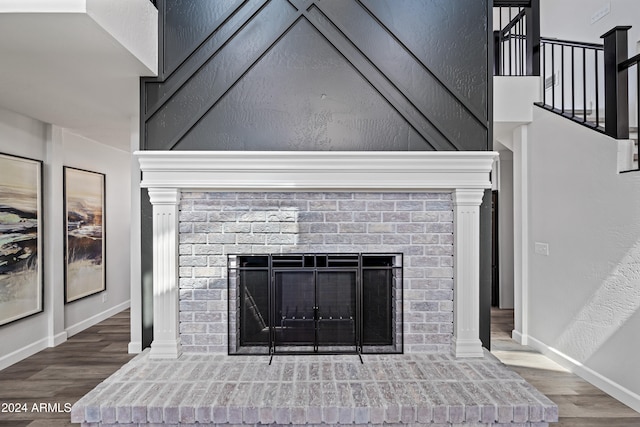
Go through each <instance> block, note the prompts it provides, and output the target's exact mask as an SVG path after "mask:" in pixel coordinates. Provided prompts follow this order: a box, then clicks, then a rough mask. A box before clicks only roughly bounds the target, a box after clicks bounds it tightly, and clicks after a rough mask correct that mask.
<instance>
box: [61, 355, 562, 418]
mask: <svg viewBox="0 0 640 427" xmlns="http://www.w3.org/2000/svg"><path fill="white" fill-rule="evenodd" d="M363 359H364V364H361V363H360V362H359V359H358V357H357V356H276V357H275V358H274V359H273V364H272V365H271V366H270V365H269V364H268V363H269V358H268V357H266V356H233V357H229V356H223V355H202V354H183V355H182V356H181V357H180V358H179V359H178V360H155V359H150V358H149V355H148V352H145V353H143V354H141V355H139V356H137V357H136V358H135V359H133V360H132V361H131V362H130V363H128V364H127V365H125V366H124V367H123V368H121V369H120V370H119V371H118V372H116V373H115V374H114V375H113V376H111V377H110V378H108V379H107V380H106V381H105V382H103V383H102V384H100V385H99V386H98V387H97V388H96V389H94V390H93V391H91V392H90V393H89V394H88V395H86V396H84V397H83V398H82V399H81V400H80V401H78V402H77V403H76V404H75V405H74V406H73V409H72V412H71V416H72V422H76V423H83V426H86V427H89V426H102V427H107V426H112V425H122V424H125V425H127V426H131V425H134V426H141V427H142V426H145V425H147V424H160V423H164V424H165V425H173V426H177V425H180V426H196V425H199V426H203V425H204V426H217V425H226V426H229V425H265V424H270V425H323V426H328V425H338V424H349V425H382V424H385V425H391V426H393V425H398V426H401V425H411V424H413V425H422V424H428V425H430V426H432V427H438V426H460V427H474V426H494V427H506V426H512V427H516V426H517V427H523V426H530V427H543V426H547V425H548V423H549V422H555V421H557V419H558V409H557V407H556V405H555V404H554V403H553V402H551V401H550V400H549V399H548V398H546V397H545V396H544V395H542V394H541V393H540V392H538V391H537V390H536V389H535V388H533V387H532V386H531V385H529V384H528V383H527V382H526V381H524V380H523V379H522V378H521V377H520V376H518V375H517V374H516V373H514V372H513V371H511V370H509V369H508V368H506V367H505V366H504V365H502V364H501V363H500V362H499V361H498V360H497V359H495V358H494V357H493V356H492V355H491V354H489V353H485V357H484V358H472V359H455V358H453V357H452V356H450V355H446V354H411V355H364V356H363Z"/></svg>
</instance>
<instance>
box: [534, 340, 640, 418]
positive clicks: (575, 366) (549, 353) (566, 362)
mask: <svg viewBox="0 0 640 427" xmlns="http://www.w3.org/2000/svg"><path fill="white" fill-rule="evenodd" d="M523 340H526V341H527V342H528V343H529V344H528V345H529V346H530V347H531V348H533V349H534V350H536V351H539V352H540V353H542V354H543V355H545V356H546V357H548V358H549V359H551V360H553V361H554V362H556V363H557V364H558V365H560V366H562V367H563V368H565V369H567V370H568V371H570V372H572V373H574V374H576V375H577V376H579V377H580V378H582V379H584V380H585V381H587V382H589V383H591V384H592V385H594V386H595V387H598V388H599V389H600V390H602V391H604V392H605V393H607V394H609V395H611V396H613V397H614V398H615V399H618V400H619V401H620V402H622V403H624V404H625V405H627V406H629V407H630V408H632V409H633V410H634V411H638V412H640V395H638V394H636V393H634V392H633V391H631V390H629V389H628V388H626V387H624V386H622V385H621V384H618V383H616V382H615V381H613V380H611V379H609V378H607V377H606V376H604V375H602V374H600V373H599V372H597V371H594V370H593V369H591V368H589V367H588V366H586V365H584V364H582V363H580V362H579V361H577V360H575V359H574V358H572V357H570V356H568V355H566V354H564V353H563V352H561V351H560V350H558V349H556V348H554V347H551V346H549V345H547V344H545V343H544V342H542V341H540V340H538V339H536V338H534V337H532V336H530V335H529V336H527V337H524V339H523Z"/></svg>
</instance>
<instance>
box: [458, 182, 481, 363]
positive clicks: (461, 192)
mask: <svg viewBox="0 0 640 427" xmlns="http://www.w3.org/2000/svg"><path fill="white" fill-rule="evenodd" d="M483 196H484V189H456V190H454V192H453V224H454V230H453V238H454V255H453V257H454V258H453V265H454V272H453V317H454V321H453V353H454V355H455V356H456V357H483V356H484V352H483V350H482V342H481V341H480V204H481V203H482V198H483Z"/></svg>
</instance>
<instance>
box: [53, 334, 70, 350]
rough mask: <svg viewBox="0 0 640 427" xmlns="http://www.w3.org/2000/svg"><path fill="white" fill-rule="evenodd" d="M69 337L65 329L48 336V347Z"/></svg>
mask: <svg viewBox="0 0 640 427" xmlns="http://www.w3.org/2000/svg"><path fill="white" fill-rule="evenodd" d="M67 338H69V334H67V331H62V332H60V333H59V334H56V335H52V336H49V340H48V347H57V346H59V345H60V344H62V343H63V342H65V341H66V340H67Z"/></svg>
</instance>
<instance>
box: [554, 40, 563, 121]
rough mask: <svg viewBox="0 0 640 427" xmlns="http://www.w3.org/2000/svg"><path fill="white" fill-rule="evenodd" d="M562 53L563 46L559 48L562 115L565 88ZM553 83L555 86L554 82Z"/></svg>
mask: <svg viewBox="0 0 640 427" xmlns="http://www.w3.org/2000/svg"><path fill="white" fill-rule="evenodd" d="M564 51H565V48H564V46H560V62H561V64H562V65H560V92H562V114H564V112H565V108H564V88H565V84H564ZM554 80H555V79H554ZM553 83H554V84H555V81H554V82H553Z"/></svg>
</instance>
